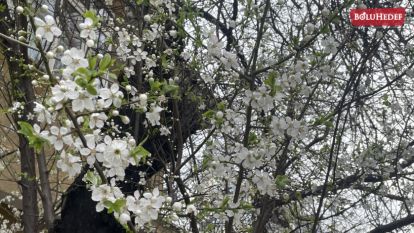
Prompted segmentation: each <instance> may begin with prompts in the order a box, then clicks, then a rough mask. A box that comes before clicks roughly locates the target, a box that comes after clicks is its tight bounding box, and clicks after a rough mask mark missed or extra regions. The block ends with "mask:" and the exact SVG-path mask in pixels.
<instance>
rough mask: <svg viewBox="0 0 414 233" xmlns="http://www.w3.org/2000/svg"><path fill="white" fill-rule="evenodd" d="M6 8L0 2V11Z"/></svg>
mask: <svg viewBox="0 0 414 233" xmlns="http://www.w3.org/2000/svg"><path fill="white" fill-rule="evenodd" d="M6 9H7V7H6V5H4V4H0V12H4V11H5V10H6Z"/></svg>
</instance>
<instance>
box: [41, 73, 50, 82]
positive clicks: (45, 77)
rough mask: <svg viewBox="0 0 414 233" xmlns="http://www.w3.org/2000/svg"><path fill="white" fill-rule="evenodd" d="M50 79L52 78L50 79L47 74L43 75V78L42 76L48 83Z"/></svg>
mask: <svg viewBox="0 0 414 233" xmlns="http://www.w3.org/2000/svg"><path fill="white" fill-rule="evenodd" d="M49 78H50V77H49V75H47V74H45V75H43V76H42V79H43V80H45V81H48V80H49Z"/></svg>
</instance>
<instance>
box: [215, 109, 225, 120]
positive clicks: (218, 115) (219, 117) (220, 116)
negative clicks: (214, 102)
mask: <svg viewBox="0 0 414 233" xmlns="http://www.w3.org/2000/svg"><path fill="white" fill-rule="evenodd" d="M223 116H224V113H223V112H222V111H218V112H217V113H216V117H217V118H218V119H222V118H223Z"/></svg>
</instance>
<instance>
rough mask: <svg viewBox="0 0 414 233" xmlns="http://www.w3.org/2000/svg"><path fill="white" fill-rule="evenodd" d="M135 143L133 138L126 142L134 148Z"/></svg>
mask: <svg viewBox="0 0 414 233" xmlns="http://www.w3.org/2000/svg"><path fill="white" fill-rule="evenodd" d="M136 143H137V142H136V141H135V139H133V138H130V139H129V140H128V144H129V145H130V146H135V145H136Z"/></svg>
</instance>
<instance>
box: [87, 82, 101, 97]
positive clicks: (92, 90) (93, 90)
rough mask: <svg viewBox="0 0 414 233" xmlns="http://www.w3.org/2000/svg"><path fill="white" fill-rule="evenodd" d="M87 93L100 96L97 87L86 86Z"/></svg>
mask: <svg viewBox="0 0 414 233" xmlns="http://www.w3.org/2000/svg"><path fill="white" fill-rule="evenodd" d="M86 91H87V92H88V93H89V94H91V95H98V92H97V91H96V89H95V87H94V86H93V85H92V84H88V85H87V86H86Z"/></svg>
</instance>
